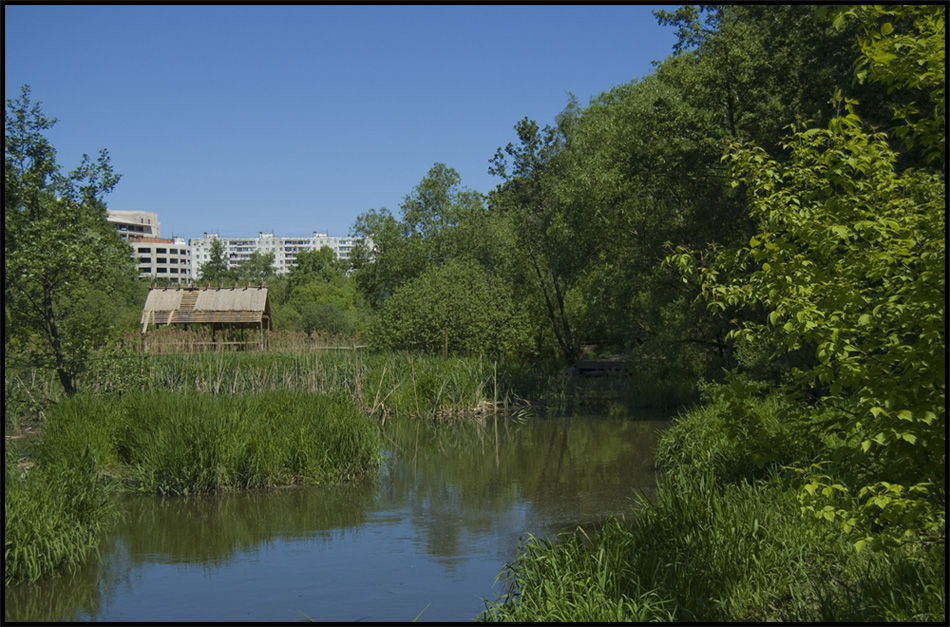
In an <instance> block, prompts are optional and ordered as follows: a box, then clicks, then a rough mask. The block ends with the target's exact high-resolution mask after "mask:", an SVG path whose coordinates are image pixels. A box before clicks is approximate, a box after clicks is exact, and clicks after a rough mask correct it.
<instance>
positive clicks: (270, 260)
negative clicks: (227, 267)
mask: <svg viewBox="0 0 950 627" xmlns="http://www.w3.org/2000/svg"><path fill="white" fill-rule="evenodd" d="M276 274H277V272H276V271H275V270H274V253H272V252H270V253H260V252H258V251H256V250H255V251H254V252H252V253H251V254H250V255H249V256H248V258H247V259H245V260H244V261H242V262H241V263H240V264H238V265H237V266H236V267H234V268H231V271H230V275H231V277H232V280H233V281H234V282H235V283H247V284H254V285H264V284H265V283H267V282H268V281H270V279H272V278H273V277H274V276H275V275H276Z"/></svg>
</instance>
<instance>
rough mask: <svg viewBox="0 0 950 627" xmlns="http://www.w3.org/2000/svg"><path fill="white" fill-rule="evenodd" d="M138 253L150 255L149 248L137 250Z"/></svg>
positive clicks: (150, 250)
mask: <svg viewBox="0 0 950 627" xmlns="http://www.w3.org/2000/svg"><path fill="white" fill-rule="evenodd" d="M139 252H140V253H150V252H152V249H151V248H139Z"/></svg>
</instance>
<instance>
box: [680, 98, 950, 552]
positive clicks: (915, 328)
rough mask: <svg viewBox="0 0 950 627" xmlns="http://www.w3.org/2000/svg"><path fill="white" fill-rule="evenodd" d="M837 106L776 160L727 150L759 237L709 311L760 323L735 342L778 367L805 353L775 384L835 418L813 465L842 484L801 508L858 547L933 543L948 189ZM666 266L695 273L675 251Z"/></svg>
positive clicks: (814, 488)
mask: <svg viewBox="0 0 950 627" xmlns="http://www.w3.org/2000/svg"><path fill="white" fill-rule="evenodd" d="M836 102H837V103H838V104H839V105H840V106H842V109H843V110H842V111H841V115H839V116H838V117H836V118H834V119H833V120H832V121H831V122H830V124H829V126H828V128H827V129H822V128H807V129H801V128H799V129H796V130H797V132H796V133H795V134H794V135H793V136H792V137H791V138H790V139H789V141H788V142H787V143H786V145H785V149H786V150H787V151H788V153H789V155H790V157H789V159H788V160H787V161H786V162H782V163H780V162H776V161H774V160H772V159H771V158H769V157H768V155H767V154H766V153H765V152H764V151H763V150H762V149H761V148H757V147H755V146H747V147H742V148H739V147H737V148H735V149H734V150H733V152H732V153H730V155H729V157H728V160H729V162H730V164H731V166H732V169H733V172H734V173H735V176H736V181H737V182H736V184H737V185H738V184H739V182H741V183H743V184H745V185H746V186H748V195H749V203H750V211H751V212H752V215H753V218H754V219H755V220H756V223H757V225H758V232H757V234H756V235H755V236H754V237H752V238H751V239H750V240H749V243H748V245H747V246H744V247H741V248H739V249H738V250H736V251H723V252H722V253H720V255H719V257H718V261H717V263H715V264H713V266H712V267H709V268H706V269H705V270H704V271H702V272H701V274H702V280H703V281H704V287H705V291H706V294H707V299H708V301H709V303H710V307H713V308H719V309H725V308H726V307H730V306H731V307H742V306H746V307H758V308H761V309H763V310H764V311H767V312H768V316H767V319H766V320H763V321H761V322H754V321H751V320H745V321H741V322H740V326H739V328H738V330H737V331H735V332H734V333H733V335H734V337H736V338H738V339H740V340H745V339H748V340H752V341H760V340H761V338H763V337H765V338H770V341H771V343H772V344H773V345H775V346H776V347H778V348H777V352H778V353H780V354H781V353H788V352H791V351H796V350H800V349H801V348H803V347H805V348H808V349H811V350H813V351H814V354H815V357H816V359H815V361H814V362H812V363H811V364H810V365H809V366H808V367H806V368H803V369H801V370H800V371H797V372H793V373H792V375H794V376H793V378H792V379H791V380H790V381H788V382H787V385H788V386H789V387H790V389H791V390H800V389H801V388H802V386H804V387H806V388H807V389H812V390H814V389H815V386H816V384H817V386H818V388H817V389H818V390H819V393H820V395H821V396H820V398H819V399H818V402H819V404H821V405H822V406H825V407H827V408H829V409H830V410H831V411H832V412H833V414H832V415H834V416H837V419H835V420H831V421H826V422H825V423H823V425H822V437H827V436H828V435H832V436H833V438H834V439H833V440H831V442H832V444H830V446H831V450H830V451H829V453H828V459H827V460H820V463H821V464H823V465H825V466H828V465H834V466H836V467H837V468H838V472H839V473H840V474H839V475H838V477H837V479H836V481H835V482H833V481H832V480H831V478H830V475H822V474H819V475H816V476H814V477H813V478H812V479H811V480H810V482H809V483H808V484H807V485H806V491H807V492H806V497H807V498H805V499H804V501H805V502H806V507H808V508H812V509H815V510H816V511H817V513H818V514H819V515H822V516H825V517H827V518H836V517H837V518H839V519H841V520H842V521H843V524H844V527H845V529H846V530H848V531H853V532H855V533H858V534H859V536H858V537H859V545H862V544H864V543H865V542H867V541H869V540H870V541H872V542H873V543H874V544H875V546H884V545H886V544H889V543H891V542H896V541H905V540H908V539H911V538H914V537H917V538H920V534H924V536H928V535H929V536H931V537H940V538H942V537H943V536H942V534H943V531H942V529H943V527H944V524H945V522H944V521H945V510H946V493H945V470H946V468H945V458H946V457H945V450H946V449H945V447H946V438H945V420H946V414H945V403H946V341H945V330H946V326H945V324H946V323H945V299H946V284H945V274H944V269H945V263H946V250H945V248H946V240H945V208H946V194H945V187H944V181H943V177H942V176H938V175H929V174H926V173H923V172H920V171H914V170H906V171H903V172H898V171H896V170H895V167H894V164H895V162H896V160H897V156H896V155H895V154H894V152H893V151H892V150H891V148H890V147H889V145H888V142H887V139H886V136H885V135H883V134H880V133H878V134H868V133H867V132H865V131H864V129H863V128H862V124H861V120H860V119H859V118H858V117H857V115H856V114H855V113H854V110H853V105H854V103H853V101H850V100H847V99H843V100H842V99H840V97H839V99H837V100H836ZM674 259H675V260H676V261H677V262H679V263H680V264H681V265H682V267H683V268H684V269H688V268H691V267H695V266H692V265H691V264H695V263H696V259H695V257H693V256H691V255H689V254H687V253H685V251H683V250H681V251H680V253H679V254H678V255H676V256H675V257H674ZM831 460H836V461H835V463H834V464H832V463H831ZM803 461H806V460H803ZM849 478H850V479H849ZM837 492H843V493H848V494H852V495H855V496H856V497H857V499H858V500H857V502H858V506H857V510H856V512H855V511H851V510H848V509H847V508H844V509H836V506H835V502H834V499H833V497H834V495H835V494H836V493H837ZM811 497H815V499H814V500H812V498H811Z"/></svg>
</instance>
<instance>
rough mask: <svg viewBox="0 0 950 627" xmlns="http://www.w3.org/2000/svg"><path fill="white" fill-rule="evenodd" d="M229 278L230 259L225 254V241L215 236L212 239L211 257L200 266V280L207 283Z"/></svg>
mask: <svg viewBox="0 0 950 627" xmlns="http://www.w3.org/2000/svg"><path fill="white" fill-rule="evenodd" d="M227 279H229V275H228V260H227V259H226V258H225V256H224V243H223V242H222V241H221V240H220V239H218V238H214V239H213V240H211V250H210V251H209V259H208V261H206V262H204V263H203V264H202V265H201V267H200V268H198V281H199V282H200V283H203V284H205V285H210V284H212V283H219V282H221V281H225V280H227Z"/></svg>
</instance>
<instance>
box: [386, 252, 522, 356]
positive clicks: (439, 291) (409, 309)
mask: <svg viewBox="0 0 950 627" xmlns="http://www.w3.org/2000/svg"><path fill="white" fill-rule="evenodd" d="M526 322H527V321H526V317H525V316H524V312H523V311H522V308H521V307H520V305H518V304H517V303H515V302H514V301H513V299H511V298H509V297H508V296H507V294H500V293H498V291H497V290H494V289H493V286H492V282H491V281H490V280H489V277H488V276H487V275H486V273H485V272H484V270H483V269H482V268H480V267H479V266H478V265H477V264H475V263H474V262H472V261H470V260H460V259H452V260H450V261H448V262H446V263H445V264H442V265H439V266H433V267H431V268H429V269H428V270H427V271H425V272H424V273H423V274H421V275H420V276H418V277H416V278H414V279H412V280H411V281H409V282H408V283H406V284H405V285H403V286H402V287H400V288H399V289H398V290H397V291H396V292H395V293H394V294H393V295H392V296H391V297H390V298H388V299H387V300H386V302H385V303H383V306H382V308H381V309H380V311H379V312H378V315H377V317H376V319H375V321H374V324H372V325H371V327H370V339H371V341H372V342H373V344H374V345H376V346H378V347H381V348H393V349H404V350H420V351H427V352H430V353H441V352H442V351H443V350H444V349H445V342H446V341H447V342H448V349H449V351H451V352H452V353H455V354H458V353H463V354H465V353H467V354H502V353H509V354H511V353H518V352H521V351H523V350H524V349H525V348H526V346H525V344H526V338H527V337H528V335H527V333H526Z"/></svg>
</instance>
